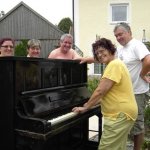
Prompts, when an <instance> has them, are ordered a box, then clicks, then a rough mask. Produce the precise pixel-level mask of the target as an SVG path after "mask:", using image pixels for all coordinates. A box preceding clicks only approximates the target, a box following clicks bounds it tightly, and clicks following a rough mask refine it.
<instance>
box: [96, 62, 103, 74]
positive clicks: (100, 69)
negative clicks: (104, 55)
mask: <svg viewBox="0 0 150 150" xmlns="http://www.w3.org/2000/svg"><path fill="white" fill-rule="evenodd" d="M104 68H105V65H104V64H99V63H94V74H102V73H103V70H104Z"/></svg>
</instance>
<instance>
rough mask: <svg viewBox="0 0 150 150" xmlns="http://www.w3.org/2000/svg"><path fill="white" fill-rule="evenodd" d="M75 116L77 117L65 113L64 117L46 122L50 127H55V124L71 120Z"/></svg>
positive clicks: (73, 113) (72, 113)
mask: <svg viewBox="0 0 150 150" xmlns="http://www.w3.org/2000/svg"><path fill="white" fill-rule="evenodd" d="M75 116H77V113H75V112H70V113H67V114H65V115H61V116H58V117H57V118H53V119H51V120H48V122H50V123H51V125H52V126H53V125H55V124H57V123H60V122H63V121H65V120H68V119H70V118H73V117H75Z"/></svg>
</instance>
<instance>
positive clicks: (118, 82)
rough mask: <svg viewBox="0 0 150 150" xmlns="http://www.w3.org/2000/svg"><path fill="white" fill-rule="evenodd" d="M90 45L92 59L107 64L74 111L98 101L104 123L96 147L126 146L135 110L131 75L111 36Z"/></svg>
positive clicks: (120, 149) (120, 148)
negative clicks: (90, 94)
mask: <svg viewBox="0 0 150 150" xmlns="http://www.w3.org/2000/svg"><path fill="white" fill-rule="evenodd" d="M92 48H93V55H94V58H95V60H96V61H98V62H99V63H104V64H106V68H105V70H104V73H103V75H102V77H101V79H100V82H99V85H98V86H97V88H96V89H95V91H94V92H93V94H92V96H91V97H90V99H89V100H88V101H87V103H86V104H84V105H83V107H75V108H73V111H74V112H77V113H82V112H85V111H87V110H88V109H90V108H91V107H92V106H94V105H96V104H97V103H100V105H101V111H102V114H103V117H104V124H103V133H102V137H101V140H100V144H99V150H109V149H111V150H125V149H126V142H127V137H128V133H129V132H130V129H131V128H132V126H133V124H134V122H135V120H136V118H137V112H138V110H137V104H136V101H135V97H134V94H133V88H132V82H131V79H130V75H129V72H128V69H127V68H126V66H125V64H124V63H123V62H122V61H121V60H119V59H116V58H115V52H116V47H115V45H113V44H112V42H111V41H110V40H108V39H106V38H101V39H100V40H98V41H96V42H95V43H93V44H92Z"/></svg>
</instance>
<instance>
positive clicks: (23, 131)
mask: <svg viewBox="0 0 150 150" xmlns="http://www.w3.org/2000/svg"><path fill="white" fill-rule="evenodd" d="M0 67H1V74H0V81H1V85H0V89H1V97H3V98H4V100H3V101H2V104H1V106H2V107H3V108H4V109H3V108H2V111H3V114H4V116H5V117H3V118H5V119H4V123H5V122H6V120H7V121H8V122H9V124H7V125H5V126H4V128H3V129H2V130H3V131H4V133H3V132H2V136H4V137H5V136H6V135H7V136H6V138H4V141H5V142H2V143H6V142H8V143H10V144H9V145H8V146H7V145H5V148H6V149H12V147H13V149H16V147H18V145H20V146H21V147H20V148H17V150H25V149H27V150H29V149H30V150H47V149H52V147H51V146H52V145H53V143H54V142H52V143H51V141H53V140H54V141H58V143H59V144H57V142H56V147H57V145H61V147H64V148H65V149H67V147H66V145H67V144H70V143H71V142H69V140H71V141H72V142H73V144H77V145H76V146H75V147H76V148H75V147H71V146H70V147H69V150H73V149H74V150H77V147H79V146H80V145H81V146H83V145H84V144H85V141H87V134H88V131H87V127H88V118H89V117H91V116H93V115H95V114H98V113H99V112H100V109H99V108H94V109H91V110H90V111H88V112H86V113H84V114H80V115H72V116H70V113H71V110H72V108H73V107H74V106H81V105H83V104H84V103H85V102H86V101H87V100H88V99H89V97H90V93H89V91H88V89H87V64H79V62H78V61H73V60H58V59H57V60H55V59H42V58H27V57H3V58H0ZM6 89H7V90H6ZM4 106H5V107H4ZM8 107H9V108H8ZM6 114H7V115H6ZM71 114H72V113H71ZM10 116H11V117H10ZM66 116H67V117H66ZM84 129H85V130H84ZM76 130H77V131H76ZM14 131H15V132H14ZM75 131H76V132H75ZM63 135H65V137H64V138H63V139H62V140H60V141H59V139H60V138H62V136H63ZM18 137H19V139H18ZM75 137H78V138H76V139H77V141H81V143H82V144H81V143H80V144H79V143H77V142H75V140H74V139H75ZM20 139H21V144H20ZM63 140H64V141H63ZM15 141H16V142H15ZM14 142H15V143H14ZM25 143H27V144H25ZM48 143H51V144H50V145H49V147H48V148H46V145H47V144H48ZM54 145H55V144H54ZM3 146H4V145H3ZM24 146H25V147H26V146H27V147H26V148H24ZM10 147H11V148H10ZM61 147H59V148H58V149H57V148H56V149H53V150H61Z"/></svg>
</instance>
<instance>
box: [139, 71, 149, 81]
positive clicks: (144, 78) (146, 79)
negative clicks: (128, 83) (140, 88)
mask: <svg viewBox="0 0 150 150" xmlns="http://www.w3.org/2000/svg"><path fill="white" fill-rule="evenodd" d="M141 78H142V79H143V80H144V81H145V82H147V83H150V72H148V73H147V74H146V75H145V76H142V75H141Z"/></svg>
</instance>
